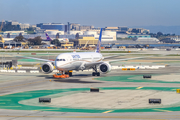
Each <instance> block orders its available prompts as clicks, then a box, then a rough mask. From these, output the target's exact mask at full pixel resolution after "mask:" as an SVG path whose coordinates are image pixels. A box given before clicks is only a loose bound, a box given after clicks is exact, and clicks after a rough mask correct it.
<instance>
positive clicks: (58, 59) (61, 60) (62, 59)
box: [56, 59, 66, 61]
mask: <svg viewBox="0 0 180 120" xmlns="http://www.w3.org/2000/svg"><path fill="white" fill-rule="evenodd" d="M56 61H66V60H65V59H57V60H56Z"/></svg>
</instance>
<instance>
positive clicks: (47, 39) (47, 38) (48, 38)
mask: <svg viewBox="0 0 180 120" xmlns="http://www.w3.org/2000/svg"><path fill="white" fill-rule="evenodd" d="M45 34H46V41H52V39H51V38H50V37H49V35H48V34H47V33H45Z"/></svg>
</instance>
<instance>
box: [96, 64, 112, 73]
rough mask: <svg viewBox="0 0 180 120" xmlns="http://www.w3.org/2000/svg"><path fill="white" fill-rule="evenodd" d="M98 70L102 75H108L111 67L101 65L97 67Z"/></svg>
mask: <svg viewBox="0 0 180 120" xmlns="http://www.w3.org/2000/svg"><path fill="white" fill-rule="evenodd" d="M99 69H100V71H101V72H102V73H108V72H109V71H111V65H110V64H109V63H102V64H100V65H99Z"/></svg>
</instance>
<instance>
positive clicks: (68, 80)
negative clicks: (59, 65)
mask: <svg viewBox="0 0 180 120" xmlns="http://www.w3.org/2000/svg"><path fill="white" fill-rule="evenodd" d="M53 81H54V82H66V83H102V82H94V81H93V82H91V81H80V79H67V78H65V79H63V78H59V79H56V80H53Z"/></svg>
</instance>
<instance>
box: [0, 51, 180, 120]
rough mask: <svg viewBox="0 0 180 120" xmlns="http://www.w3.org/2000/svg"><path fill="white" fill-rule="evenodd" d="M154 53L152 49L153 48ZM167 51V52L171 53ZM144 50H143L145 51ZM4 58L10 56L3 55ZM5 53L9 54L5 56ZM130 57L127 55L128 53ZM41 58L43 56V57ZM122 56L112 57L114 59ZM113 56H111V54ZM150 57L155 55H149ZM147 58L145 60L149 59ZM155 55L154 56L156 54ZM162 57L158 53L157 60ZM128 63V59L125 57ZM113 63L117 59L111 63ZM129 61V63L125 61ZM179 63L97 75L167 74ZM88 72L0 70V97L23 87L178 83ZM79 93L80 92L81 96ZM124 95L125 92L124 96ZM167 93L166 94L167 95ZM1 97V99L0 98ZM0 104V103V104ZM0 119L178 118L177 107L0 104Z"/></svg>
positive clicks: (24, 89) (176, 70)
mask: <svg viewBox="0 0 180 120" xmlns="http://www.w3.org/2000/svg"><path fill="white" fill-rule="evenodd" d="M154 53H155V52H154ZM159 53H161V52H159ZM172 53H173V52H171V53H170V54H172ZM145 54H146V53H145ZM6 57H7V59H12V58H10V56H6ZM8 57H9V58H8ZM128 57H131V56H128ZM44 58H45V57H44ZM119 58H123V57H122V56H121V57H116V58H114V59H119ZM112 59H113V58H112ZM149 59H150V60H154V59H155V58H149ZM149 59H148V60H149ZM156 59H158V58H156ZM165 59H166V58H162V57H160V58H159V60H162V61H163V60H165ZM174 59H175V60H178V59H179V58H178V57H177V58H173V57H172V58H171V57H168V60H174ZM125 62H126V63H128V61H125ZM114 64H115V65H117V64H119V63H114ZM128 64H131V63H128ZM179 73H180V66H179V64H178V63H176V66H172V65H171V64H169V65H168V66H166V67H165V68H160V69H145V70H135V71H122V70H112V71H111V72H110V73H108V74H102V75H101V77H110V76H121V75H123V76H124V75H127V76H128V75H135V76H136V75H145V74H148V75H149V74H150V75H167V74H179ZM91 74H92V73H91V72H90V71H89V72H81V71H79V72H74V73H73V77H71V78H67V79H55V78H53V77H52V75H53V74H48V75H46V74H42V73H36V74H35V73H34V74H30V73H23V74H22V73H0V98H1V97H3V96H5V95H10V94H16V93H23V92H27V91H38V90H53V89H69V88H93V87H95V88H99V87H137V88H138V87H165V88H166V87H176V88H178V87H180V84H178V83H158V82H157V83H150V82H124V81H123V82H122V81H103V80H96V78H98V77H93V76H92V75H91ZM82 97H83V96H82ZM124 97H126V96H124ZM167 97H168V96H167ZM0 100H1V99H0ZM0 106H1V104H0ZM0 119H5V120H31V119H35V120H39V119H40V120H57V119H58V120H71V119H73V120H91V119H93V120H109V119H114V120H115V119H117V120H119V119H122V120H126V119H128V120H179V119H180V110H179V111H166V110H164V111H157V112H143V111H141V112H119V113H111V111H106V112H103V113H87V112H54V111H44V110H37V109H34V110H21V109H14V108H8V109H7V108H6V109H2V108H1V107H0Z"/></svg>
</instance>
